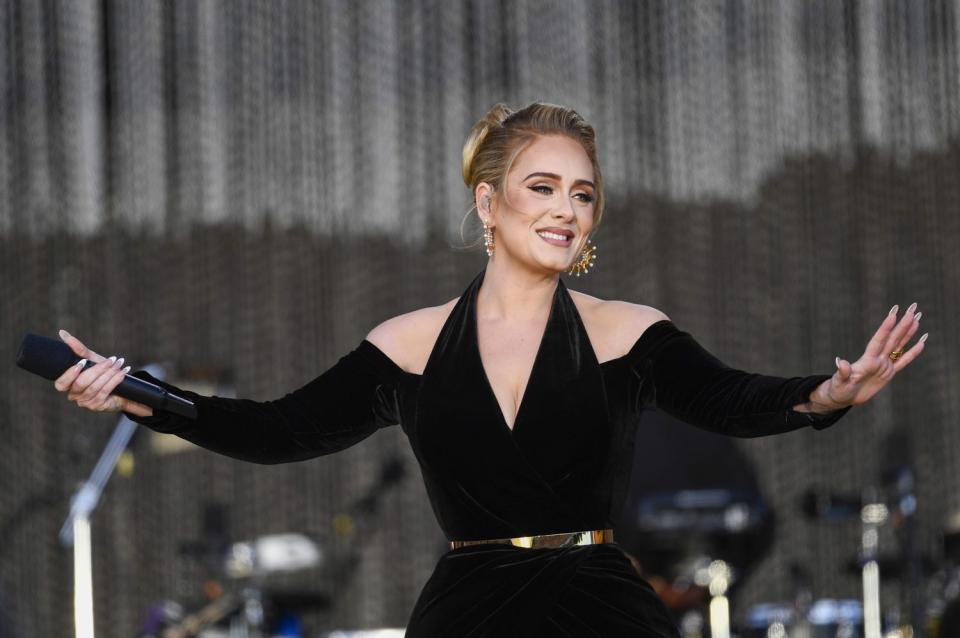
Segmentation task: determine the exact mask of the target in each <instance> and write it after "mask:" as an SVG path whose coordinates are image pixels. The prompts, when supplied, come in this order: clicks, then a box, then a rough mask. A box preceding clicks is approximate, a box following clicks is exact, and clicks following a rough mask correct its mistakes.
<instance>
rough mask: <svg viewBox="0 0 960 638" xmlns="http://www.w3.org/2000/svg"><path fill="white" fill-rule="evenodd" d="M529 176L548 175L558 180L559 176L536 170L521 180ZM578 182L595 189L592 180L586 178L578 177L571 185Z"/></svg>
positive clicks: (525, 179)
mask: <svg viewBox="0 0 960 638" xmlns="http://www.w3.org/2000/svg"><path fill="white" fill-rule="evenodd" d="M531 177H549V178H550V179H555V180H557V181H558V182H559V181H560V176H559V175H557V174H556V173H540V172H538V173H530V174H529V175H527V176H526V177H524V178H523V181H527V180H528V179H530V178H531ZM578 184H586V185H587V186H589V187H590V188H593V189H596V186H594V185H593V182H591V181H590V180H588V179H578V180H576V181H574V182H573V185H574V186H576V185H578Z"/></svg>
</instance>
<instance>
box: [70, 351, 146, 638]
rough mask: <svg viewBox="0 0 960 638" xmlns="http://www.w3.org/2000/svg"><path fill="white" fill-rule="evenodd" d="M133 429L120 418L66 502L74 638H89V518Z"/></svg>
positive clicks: (135, 425)
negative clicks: (88, 476)
mask: <svg viewBox="0 0 960 638" xmlns="http://www.w3.org/2000/svg"><path fill="white" fill-rule="evenodd" d="M144 369H145V370H146V371H147V372H149V373H150V374H151V375H153V376H154V377H156V378H157V379H160V380H163V378H164V376H165V373H164V371H163V369H162V368H161V367H159V366H156V365H149V366H146V367H145V368H144ZM136 429H137V424H136V423H134V422H133V421H131V420H130V419H128V418H127V417H126V416H121V417H120V422H119V423H118V424H117V427H116V428H115V429H114V431H113V435H112V436H111V437H110V441H109V442H108V443H107V447H106V448H104V450H103V453H102V454H101V455H100V459H99V460H98V461H97V464H96V466H95V467H94V468H93V472H91V473H90V478H88V479H87V480H86V482H85V483H84V484H83V485H81V486H80V489H78V490H77V491H76V493H75V494H74V495H73V497H72V498H71V499H70V513H69V515H67V520H66V521H64V523H63V527H62V528H61V529H60V543H61V544H63V546H64V547H70V546H71V545H72V546H73V592H74V593H73V604H74V612H73V614H74V623H75V625H76V636H77V638H93V549H92V545H91V535H90V515H91V514H92V513H93V510H95V509H96V507H97V503H99V502H100V495H101V494H102V493H103V488H104V487H105V486H106V484H107V481H108V480H110V475H111V474H113V469H114V468H115V467H116V466H117V461H118V460H119V458H120V455H121V454H122V453H123V451H124V450H125V449H126V447H127V444H128V443H129V442H130V437H132V436H133V433H134V431H135V430H136Z"/></svg>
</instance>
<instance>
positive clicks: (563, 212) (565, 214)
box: [553, 197, 577, 219]
mask: <svg viewBox="0 0 960 638" xmlns="http://www.w3.org/2000/svg"><path fill="white" fill-rule="evenodd" d="M553 216H554V217H556V218H557V219H575V218H576V216H577V211H575V210H574V208H573V201H572V200H571V198H569V197H568V198H567V199H566V206H564V205H563V203H562V202H561V203H560V205H559V206H557V207H556V208H555V209H554V210H553Z"/></svg>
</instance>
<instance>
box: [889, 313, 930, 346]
mask: <svg viewBox="0 0 960 638" xmlns="http://www.w3.org/2000/svg"><path fill="white" fill-rule="evenodd" d="M921 314H923V313H920V312H918V313H917V314H915V315H913V318H912V319H911V320H910V323H909V325H908V326H907V331H906V333H904V335H903V336H902V337H900V339H899V340H898V341H897V343H896V346H895V347H894V348H893V349H894V350H902V349H903V348H906V347H907V344H908V343H910V340H911V339H913V335H915V334H917V330H919V329H920V315H921Z"/></svg>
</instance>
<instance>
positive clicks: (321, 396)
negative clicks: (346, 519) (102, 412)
mask: <svg viewBox="0 0 960 638" xmlns="http://www.w3.org/2000/svg"><path fill="white" fill-rule="evenodd" d="M399 373H400V368H399V367H397V366H396V364H394V363H393V362H392V361H391V360H389V359H388V358H387V357H386V355H384V354H383V353H382V352H381V351H380V350H379V349H378V348H376V347H375V346H374V345H373V344H371V343H370V342H368V341H366V340H363V341H362V342H361V343H360V345H359V346H357V347H356V348H355V349H353V350H352V351H350V352H349V353H347V354H346V355H344V356H343V357H341V358H340V360H339V361H338V362H337V363H336V364H334V365H333V366H332V367H330V368H329V369H327V370H326V371H325V372H323V373H322V374H321V375H320V376H318V377H317V378H315V379H314V380H312V381H310V382H309V383H307V384H306V385H304V386H303V387H301V388H299V389H297V390H294V391H293V392H290V393H289V394H287V395H286V396H284V397H283V398H280V399H276V400H272V401H252V400H249V399H232V398H224V397H217V396H209V397H208V396H203V395H200V394H197V393H195V392H190V391H188V390H182V389H180V388H177V387H176V386H173V385H171V384H169V383H165V382H163V381H160V380H158V379H156V378H155V377H153V376H152V375H151V374H149V373H148V372H146V371H145V370H137V371H135V372H134V373H133V374H134V376H137V377H139V378H141V379H144V380H146V381H150V382H151V383H155V384H157V385H159V386H161V387H164V388H166V389H167V390H170V391H171V392H174V393H176V394H178V395H179V396H182V397H184V398H187V399H190V400H191V401H193V402H194V403H195V404H196V406H197V418H196V419H190V418H187V417H183V416H180V415H176V414H173V413H170V412H167V411H165V410H154V414H153V416H149V417H141V416H136V415H133V414H130V413H128V412H124V414H126V416H127V417H128V418H130V419H131V420H132V421H135V422H137V423H140V424H142V425H144V426H146V427H148V428H150V429H152V430H155V431H157V432H164V433H169V434H175V435H177V436H180V437H182V438H184V439H186V440H188V441H191V442H193V443H195V444H197V445H199V446H201V447H204V448H207V449H209V450H213V451H214V452H219V453H220V454H225V455H227V456H231V457H234V458H238V459H242V460H245V461H253V462H255V463H286V462H291V461H302V460H305V459H309V458H313V457H316V456H321V455H325V454H331V453H333V452H337V451H339V450H342V449H344V448H347V447H349V446H351V445H353V444H355V443H358V442H359V441H361V440H363V439H365V438H367V437H368V436H370V435H371V434H373V433H374V432H375V431H376V430H377V429H379V428H381V427H384V426H388V425H395V424H397V423H399V404H398V394H397V386H398V378H399Z"/></svg>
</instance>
